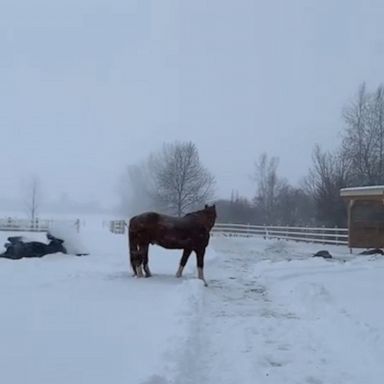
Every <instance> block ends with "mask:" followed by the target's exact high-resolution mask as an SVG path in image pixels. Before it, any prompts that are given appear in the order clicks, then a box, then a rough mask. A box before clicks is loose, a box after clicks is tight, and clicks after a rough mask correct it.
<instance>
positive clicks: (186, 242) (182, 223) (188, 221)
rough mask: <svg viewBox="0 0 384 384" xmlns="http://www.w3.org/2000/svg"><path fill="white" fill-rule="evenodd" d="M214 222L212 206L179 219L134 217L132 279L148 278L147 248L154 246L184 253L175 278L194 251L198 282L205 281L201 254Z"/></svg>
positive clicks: (130, 230)
mask: <svg viewBox="0 0 384 384" xmlns="http://www.w3.org/2000/svg"><path fill="white" fill-rule="evenodd" d="M215 221H216V207H215V205H212V206H208V205H206V206H205V208H204V209H202V210H200V211H196V212H191V213H188V214H186V215H185V216H182V217H174V216H167V215H162V214H159V213H156V212H146V213H142V214H140V215H137V216H134V217H132V218H131V219H130V221H129V228H128V236H129V254H130V261H131V266H132V269H133V273H134V276H137V277H142V276H143V271H142V268H144V273H145V277H150V276H151V272H150V270H149V267H148V248H149V245H150V244H157V245H160V246H161V247H163V248H167V249H183V255H182V257H181V259H180V266H179V269H178V270H177V273H176V277H181V275H182V273H183V269H184V267H185V265H186V264H187V261H188V258H189V256H190V254H191V253H192V252H193V251H194V252H195V253H196V259H197V270H198V277H199V279H201V280H203V281H204V284H205V285H207V282H206V281H205V279H204V254H205V248H206V247H207V245H208V242H209V237H210V231H211V229H212V227H213V226H214V224H215Z"/></svg>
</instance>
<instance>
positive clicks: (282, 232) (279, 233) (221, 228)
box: [109, 220, 348, 245]
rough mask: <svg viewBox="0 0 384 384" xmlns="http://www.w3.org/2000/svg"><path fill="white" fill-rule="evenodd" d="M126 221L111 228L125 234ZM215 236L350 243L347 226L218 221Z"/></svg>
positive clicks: (113, 231)
mask: <svg viewBox="0 0 384 384" xmlns="http://www.w3.org/2000/svg"><path fill="white" fill-rule="evenodd" d="M125 227H126V222H125V221H124V220H113V221H111V222H110V225H109V229H110V231H111V232H112V233H116V234H124V233H125ZM212 235H213V236H228V237H230V236H231V237H263V238H265V239H284V240H294V241H303V242H308V243H322V244H339V245H348V229H347V228H325V227H284V226H265V225H248V224H224V223H217V224H216V225H215V226H214V227H213V228H212Z"/></svg>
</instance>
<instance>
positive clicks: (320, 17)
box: [0, 0, 384, 206]
mask: <svg viewBox="0 0 384 384" xmlns="http://www.w3.org/2000/svg"><path fill="white" fill-rule="evenodd" d="M383 19H384V2H382V1H381V0H376V1H373V0H372V1H368V0H361V1H352V0H338V1H334V0H323V1H317V0H316V1H315V0H312V1H310V0H291V1H286V0H271V1H261V0H260V1H256V0H253V1H252V0H236V1H235V0H233V1H224V0H210V1H203V0H193V1H177V0H174V1H171V0H162V1H155V0H153V1H150V0H136V1H129V0H66V1H53V0H35V1H33V2H32V1H30V0H2V1H1V3H0V54H1V61H0V84H1V92H0V132H1V135H0V138H1V150H0V162H1V164H2V167H1V184H0V185H1V187H0V198H12V197H15V196H18V195H20V194H21V193H22V186H23V185H25V180H26V179H28V178H30V177H31V176H32V175H38V176H39V179H40V182H41V188H42V190H43V192H44V196H46V197H47V198H60V196H64V195H65V196H70V198H72V199H74V200H78V201H89V200H97V201H100V202H101V203H102V204H103V205H106V206H112V205H113V204H115V203H116V200H117V195H116V189H117V184H118V178H119V176H120V174H121V173H122V171H123V169H124V167H125V166H126V165H128V164H133V163H137V162H139V161H141V160H143V159H144V158H145V157H146V156H147V155H148V154H149V153H150V152H151V151H154V150H157V149H159V148H160V147H161V145H162V143H163V142H169V141H174V140H192V141H193V142H194V143H195V144H196V145H197V147H198V149H199V152H200V156H201V159H202V161H203V163H204V164H205V165H206V166H207V167H208V168H209V169H210V170H211V171H212V172H213V174H214V175H215V176H216V178H217V195H218V196H222V197H229V195H230V193H231V191H232V190H233V189H235V190H238V191H239V192H240V193H241V194H244V195H247V196H251V195H252V194H253V191H254V189H255V188H254V186H253V184H252V182H251V180H250V177H249V176H250V175H251V174H252V172H253V170H254V166H253V164H254V162H255V160H256V159H257V158H258V156H259V155H260V154H261V153H262V152H267V153H268V154H269V155H270V156H278V157H279V158H280V165H279V173H280V175H281V176H285V177H287V178H288V180H289V181H290V182H291V183H297V182H299V180H300V179H301V177H303V176H305V175H306V173H307V170H308V168H309V167H310V165H311V152H312V149H313V146H314V144H315V143H319V144H320V145H321V146H322V147H323V148H324V149H328V148H329V149H333V148H335V146H336V145H337V144H338V140H339V136H340V134H339V133H340V130H341V128H342V124H343V123H342V119H341V111H342V107H343V106H344V105H345V104H346V102H348V100H350V99H351V98H352V97H353V96H354V94H355V93H356V91H357V88H358V86H359V84H360V83H361V82H363V81H366V82H367V86H368V88H375V87H376V86H377V85H379V83H380V82H382V81H384V78H383V68H384V26H383V23H382V20H383Z"/></svg>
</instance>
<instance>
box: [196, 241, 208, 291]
mask: <svg viewBox="0 0 384 384" xmlns="http://www.w3.org/2000/svg"><path fill="white" fill-rule="evenodd" d="M195 252H196V259H197V274H198V278H199V279H201V280H203V281H204V285H205V286H206V287H208V284H207V282H206V281H205V278H204V255H205V248H201V249H197V250H196V251H195Z"/></svg>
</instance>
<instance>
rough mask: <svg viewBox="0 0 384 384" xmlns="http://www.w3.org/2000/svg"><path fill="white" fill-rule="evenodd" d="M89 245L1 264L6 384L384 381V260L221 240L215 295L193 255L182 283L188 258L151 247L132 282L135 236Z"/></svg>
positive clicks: (210, 274)
mask: <svg viewBox="0 0 384 384" xmlns="http://www.w3.org/2000/svg"><path fill="white" fill-rule="evenodd" d="M10 235H11V233H6V232H0V245H2V244H3V243H4V242H5V239H6V237H8V236H10ZM28 236H29V237H30V238H37V239H44V237H43V235H42V234H35V235H28ZM80 237H81V238H80V239H77V240H76V239H75V240H73V239H72V241H75V242H76V241H81V243H82V245H81V247H83V249H84V247H86V249H87V251H89V252H90V255H89V256H84V257H76V256H71V255H62V254H56V255H50V256H47V257H45V258H42V259H30V260H28V259H23V260H18V261H12V260H0V303H1V310H0V316H1V327H0V382H1V383H7V384H24V383H32V384H80V383H81V384H88V383H89V384H107V383H111V384H123V383H124V384H131V383H132V384H192V383H193V384H197V383H198V384H248V383H249V384H251V383H252V384H253V383H273V384H282V383H288V384H291V383H292V384H293V383H295V384H296V383H308V384H330V383H334V384H344V383H345V384H369V383H372V384H373V383H375V384H381V383H383V382H384V381H383V380H384V379H383V378H384V309H383V305H382V303H383V298H384V284H383V282H384V257H383V256H359V255H357V254H353V255H350V254H349V250H348V249H347V248H346V247H337V246H322V245H315V244H313V245H311V244H302V243H294V242H285V241H277V240H274V241H272V240H271V241H266V240H263V239H234V238H225V237H214V238H212V240H211V244H210V246H209V248H208V250H207V255H206V268H205V274H206V279H207V281H208V284H209V287H208V288H205V287H203V284H202V283H201V282H200V281H198V280H197V279H196V278H195V275H196V273H195V257H194V256H192V257H191V259H190V261H189V264H188V266H187V269H186V273H185V276H184V277H183V278H182V279H176V278H175V277H174V274H175V272H176V269H177V264H178V261H179V257H180V252H179V251H166V250H163V249H161V248H157V247H151V249H150V266H151V269H152V272H153V274H154V276H153V277H152V278H150V279H134V278H132V277H131V274H130V269H129V263H128V255H127V238H126V236H122V235H114V234H111V233H109V232H108V230H107V229H106V228H102V226H101V222H95V223H94V224H93V225H87V226H85V227H84V228H82V231H81V233H80ZM320 249H327V250H328V251H329V252H330V253H331V254H332V255H333V256H334V259H332V260H324V259H321V258H312V257H311V256H312V254H313V253H315V252H316V251H318V250H320Z"/></svg>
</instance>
